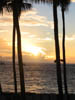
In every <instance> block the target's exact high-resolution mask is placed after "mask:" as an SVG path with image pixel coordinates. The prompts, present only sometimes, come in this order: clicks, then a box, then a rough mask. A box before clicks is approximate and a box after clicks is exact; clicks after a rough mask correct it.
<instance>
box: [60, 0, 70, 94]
mask: <svg viewBox="0 0 75 100" xmlns="http://www.w3.org/2000/svg"><path fill="white" fill-rule="evenodd" d="M59 4H60V6H61V11H62V22H63V40H62V50H63V74H64V88H65V94H68V89H67V76H66V55H65V11H66V10H67V9H68V6H69V4H70V0H60V3H59Z"/></svg>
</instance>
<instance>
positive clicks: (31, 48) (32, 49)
mask: <svg viewBox="0 0 75 100" xmlns="http://www.w3.org/2000/svg"><path fill="white" fill-rule="evenodd" d="M23 51H26V52H29V53H31V54H33V55H34V56H38V55H39V54H43V55H44V54H45V53H44V51H43V50H42V48H40V47H36V46H33V45H26V46H25V47H24V46H23Z"/></svg>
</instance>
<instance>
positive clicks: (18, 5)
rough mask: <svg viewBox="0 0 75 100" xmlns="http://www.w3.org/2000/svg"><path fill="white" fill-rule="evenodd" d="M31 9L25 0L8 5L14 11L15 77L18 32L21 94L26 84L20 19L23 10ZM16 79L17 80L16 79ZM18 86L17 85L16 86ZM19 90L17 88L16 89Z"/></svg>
mask: <svg viewBox="0 0 75 100" xmlns="http://www.w3.org/2000/svg"><path fill="white" fill-rule="evenodd" d="M30 8H31V4H29V3H23V0H14V1H12V2H11V3H10V2H9V4H8V9H9V11H11V10H13V67H14V68H13V69H14V77H15V72H16V71H15V31H16V32H17V52H18V63H19V72H20V86H21V94H22V96H24V95H25V94H24V93H25V84H24V71H23V62H22V52H21V32H20V27H19V18H20V15H21V11H22V10H23V9H25V10H28V9H30ZM15 79H16V78H15ZM15 86H16V84H15ZM16 89H17V88H16Z"/></svg>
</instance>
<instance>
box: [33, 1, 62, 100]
mask: <svg viewBox="0 0 75 100" xmlns="http://www.w3.org/2000/svg"><path fill="white" fill-rule="evenodd" d="M31 1H32V2H35V3H39V2H43V3H52V2H53V17H54V38H55V51H56V66H57V83H58V91H59V94H60V95H61V96H62V95H63V89H62V76H61V65H60V50H59V39H58V18H57V6H58V4H59V1H58V0H31ZM61 99H62V98H61Z"/></svg>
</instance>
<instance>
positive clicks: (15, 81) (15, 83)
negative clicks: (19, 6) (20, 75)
mask: <svg viewBox="0 0 75 100" xmlns="http://www.w3.org/2000/svg"><path fill="white" fill-rule="evenodd" d="M12 53H13V54H12V55H13V57H12V58H13V73H14V88H15V93H17V80H16V68H15V67H16V66H15V20H14V12H13V52H12Z"/></svg>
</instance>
